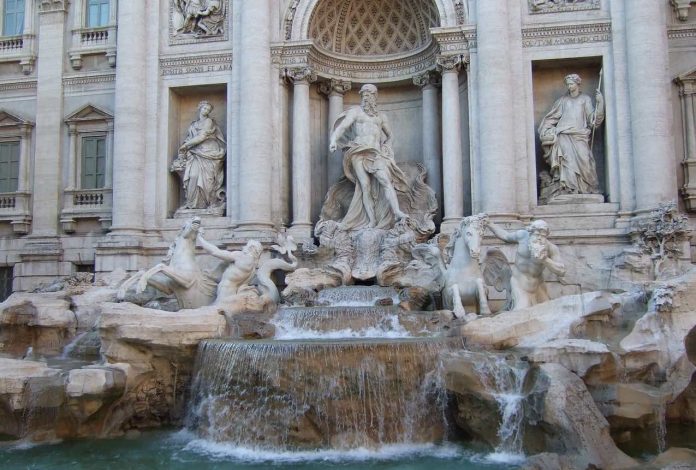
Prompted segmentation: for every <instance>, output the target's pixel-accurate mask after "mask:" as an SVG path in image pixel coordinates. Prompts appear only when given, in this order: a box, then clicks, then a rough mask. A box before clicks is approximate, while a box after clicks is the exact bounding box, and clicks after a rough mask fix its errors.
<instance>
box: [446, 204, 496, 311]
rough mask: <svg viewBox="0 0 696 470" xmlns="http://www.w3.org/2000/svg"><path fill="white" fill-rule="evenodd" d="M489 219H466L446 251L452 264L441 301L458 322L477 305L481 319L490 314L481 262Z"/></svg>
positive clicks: (480, 217) (482, 215)
mask: <svg viewBox="0 0 696 470" xmlns="http://www.w3.org/2000/svg"><path fill="white" fill-rule="evenodd" d="M486 217H487V216H486V215H485V214H479V215H472V216H470V217H466V218H464V220H462V223H461V224H460V226H459V229H458V230H455V231H454V233H453V234H452V236H451V238H450V241H449V243H448V244H447V246H446V247H445V253H446V254H447V257H448V258H449V259H450V261H449V265H448V266H447V271H446V272H445V284H444V288H443V290H442V300H443V303H444V306H445V308H448V309H451V310H452V311H453V312H454V315H455V317H457V318H460V317H463V316H464V315H465V314H466V310H465V309H464V305H476V306H477V307H478V313H479V314H480V315H488V314H490V313H491V310H490V308H489V307H488V298H487V294H486V287H485V283H484V280H483V274H482V271H481V262H480V259H479V258H480V255H481V239H482V238H483V232H484V229H485V226H486Z"/></svg>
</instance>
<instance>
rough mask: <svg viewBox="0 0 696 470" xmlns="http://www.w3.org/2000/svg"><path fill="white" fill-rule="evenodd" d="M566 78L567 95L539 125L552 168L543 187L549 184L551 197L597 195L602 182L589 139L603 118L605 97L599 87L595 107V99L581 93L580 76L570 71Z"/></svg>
mask: <svg viewBox="0 0 696 470" xmlns="http://www.w3.org/2000/svg"><path fill="white" fill-rule="evenodd" d="M564 81H565V84H566V87H568V94H566V95H564V96H562V97H560V98H559V99H558V100H557V101H556V102H555V103H554V105H553V107H552V108H551V110H550V111H549V112H548V113H547V114H546V116H544V119H542V121H541V124H540V125H539V139H540V140H541V146H542V148H543V150H544V160H546V162H547V163H548V164H549V166H550V167H551V171H550V173H549V174H548V175H542V178H541V179H542V186H544V185H546V186H549V188H548V189H547V191H548V192H549V193H550V194H551V196H553V195H558V194H598V193H599V182H598V180H597V169H596V167H595V160H594V156H593V155H592V147H591V142H590V140H591V135H592V131H593V129H595V128H597V127H599V126H600V125H601V124H602V122H603V121H604V97H603V96H602V93H601V92H600V91H599V90H597V92H596V95H595V98H596V101H597V108H596V109H595V107H594V106H593V105H592V99H591V98H590V97H589V96H588V95H586V94H585V93H581V92H580V83H581V82H582V80H581V79H580V76H579V75H577V74H570V75H568V76H566V77H565V79H564ZM544 189H546V188H542V191H544Z"/></svg>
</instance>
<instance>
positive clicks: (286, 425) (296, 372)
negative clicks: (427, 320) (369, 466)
mask: <svg viewBox="0 0 696 470" xmlns="http://www.w3.org/2000/svg"><path fill="white" fill-rule="evenodd" d="M446 347H447V343H446V342H445V341H443V340H439V339H434V338H433V339H418V340H415V339H411V340H404V339H402V340H391V341H390V340H379V341H377V340H371V341H356V340H342V341H337V340H333V341H330V342H329V341H277V340H276V341H221V340H210V341H204V342H202V343H201V344H200V346H199V351H198V358H197V365H196V371H197V372H196V374H195V377H194V382H193V390H192V406H191V407H190V409H189V415H188V418H187V421H188V426H189V427H190V428H192V429H194V430H196V431H197V432H198V434H199V435H201V437H203V438H204V439H207V440H212V441H217V442H227V443H231V444H234V445H238V446H243V447H249V448H256V449H265V450H302V449H328V448H333V449H350V448H358V447H369V448H375V447H379V446H382V445H385V444H395V443H421V442H434V441H437V440H439V439H441V438H442V436H443V435H444V431H445V420H444V406H445V402H446V399H445V389H444V387H443V386H442V379H441V374H440V367H439V362H440V361H439V353H440V352H441V351H442V350H443V348H446Z"/></svg>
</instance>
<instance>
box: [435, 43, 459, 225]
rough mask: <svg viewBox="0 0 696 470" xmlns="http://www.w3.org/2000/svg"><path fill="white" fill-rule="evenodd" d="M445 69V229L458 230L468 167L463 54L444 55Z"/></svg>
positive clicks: (441, 59)
mask: <svg viewBox="0 0 696 470" xmlns="http://www.w3.org/2000/svg"><path fill="white" fill-rule="evenodd" d="M437 64H438V66H439V67H440V70H441V72H442V166H443V168H445V169H446V171H445V172H444V174H443V179H442V193H443V194H442V195H443V199H444V206H445V207H444V209H445V211H444V215H443V220H442V225H443V231H449V230H450V229H454V228H455V227H456V225H457V223H458V221H459V220H460V219H461V218H462V217H464V167H463V165H464V164H463V161H464V160H463V155H462V134H461V110H460V106H459V69H460V68H461V65H462V60H461V57H460V56H441V57H438V59H437Z"/></svg>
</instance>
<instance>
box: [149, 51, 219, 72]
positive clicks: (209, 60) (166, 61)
mask: <svg viewBox="0 0 696 470" xmlns="http://www.w3.org/2000/svg"><path fill="white" fill-rule="evenodd" d="M228 70H232V54H227V53H225V54H210V55H198V56H186V57H166V58H161V59H160V75H161V76H163V77H167V76H173V75H189V74H195V73H213V72H225V71H228Z"/></svg>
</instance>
